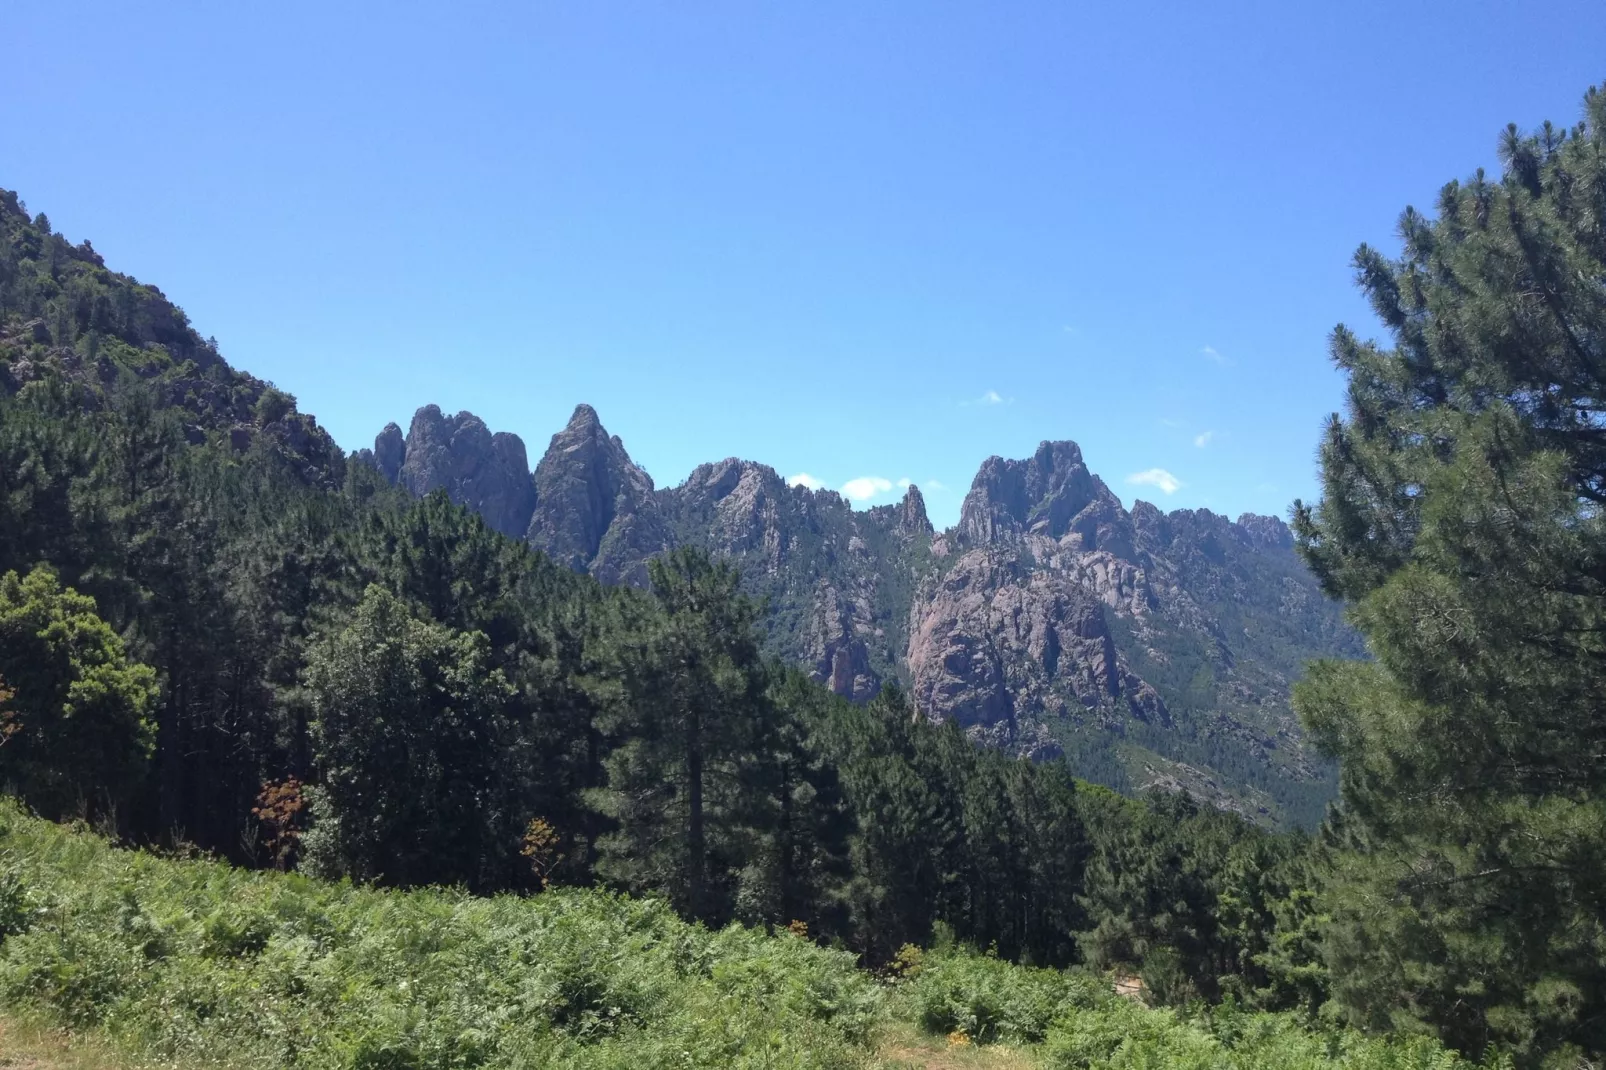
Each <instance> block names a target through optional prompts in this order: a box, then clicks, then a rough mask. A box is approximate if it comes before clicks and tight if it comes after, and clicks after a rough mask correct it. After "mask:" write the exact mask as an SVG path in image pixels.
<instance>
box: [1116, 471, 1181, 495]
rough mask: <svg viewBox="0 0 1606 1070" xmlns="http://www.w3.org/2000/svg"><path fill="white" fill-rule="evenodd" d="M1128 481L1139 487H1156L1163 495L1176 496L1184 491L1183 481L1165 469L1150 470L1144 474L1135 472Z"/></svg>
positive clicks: (1128, 477)
mask: <svg viewBox="0 0 1606 1070" xmlns="http://www.w3.org/2000/svg"><path fill="white" fill-rule="evenodd" d="M1126 481H1127V482H1128V483H1136V484H1138V485H1139V486H1145V487H1154V488H1155V489H1156V490H1158V491H1160V493H1162V494H1175V493H1176V492H1177V491H1179V490H1181V489H1182V480H1180V479H1178V478H1177V477H1176V476H1174V475H1172V474H1171V473H1170V472H1167V471H1166V470H1165V469H1164V468H1149V469H1146V470H1144V471H1142V472H1134V473H1133V474H1132V475H1129V476H1127V477H1126Z"/></svg>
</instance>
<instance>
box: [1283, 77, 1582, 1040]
mask: <svg viewBox="0 0 1606 1070" xmlns="http://www.w3.org/2000/svg"><path fill="white" fill-rule="evenodd" d="M1500 149H1501V157H1502V160H1503V162H1504V165H1505V167H1504V175H1503V176H1502V177H1501V178H1499V179H1492V178H1490V177H1488V176H1485V175H1484V174H1483V173H1482V172H1481V171H1480V172H1479V173H1478V174H1476V175H1475V176H1474V177H1473V179H1472V180H1471V181H1469V182H1466V183H1455V182H1453V183H1451V184H1449V185H1448V186H1446V187H1445V188H1444V189H1443V191H1442V192H1441V194H1440V196H1439V201H1438V206H1437V214H1436V218H1429V217H1428V216H1425V215H1423V214H1421V213H1418V212H1416V211H1414V210H1411V209H1407V210H1406V212H1405V213H1404V215H1403V216H1402V217H1401V220H1400V238H1401V241H1402V244H1403V253H1402V255H1401V256H1400V258H1399V259H1398V260H1390V259H1388V258H1386V257H1384V256H1383V255H1382V254H1381V253H1379V252H1378V251H1377V250H1375V249H1371V248H1368V247H1364V246H1363V247H1362V248H1361V250H1360V251H1359V253H1358V254H1357V256H1356V267H1357V270H1358V273H1359V281H1360V284H1361V286H1362V288H1363V289H1364V290H1365V291H1366V293H1367V295H1368V297H1369V298H1370V299H1371V303H1372V307H1373V309H1374V310H1375V311H1376V313H1377V315H1378V317H1379V318H1380V319H1381V320H1382V322H1383V324H1384V326H1385V327H1386V328H1387V330H1388V332H1389V335H1390V339H1389V343H1388V344H1386V345H1380V344H1376V343H1372V342H1365V341H1362V340H1361V339H1359V338H1358V337H1356V336H1355V335H1354V334H1353V333H1351V332H1350V331H1348V330H1347V329H1345V328H1342V327H1341V328H1339V329H1338V330H1337V331H1336V332H1335V333H1334V336H1333V341H1332V352H1333V358H1334V360H1335V362H1336V363H1337V365H1338V367H1339V368H1340V369H1341V370H1342V371H1343V372H1344V373H1345V375H1346V376H1347V377H1348V379H1349V390H1348V411H1347V413H1346V414H1345V415H1344V416H1343V417H1338V416H1335V417H1334V418H1333V420H1332V422H1331V423H1330V425H1329V426H1328V428H1327V432H1326V438H1325V440H1324V442H1323V445H1322V450H1321V461H1322V473H1323V495H1322V499H1321V501H1320V503H1319V504H1317V505H1316V506H1314V507H1306V506H1296V518H1295V519H1296V527H1297V530H1298V534H1299V538H1300V541H1301V546H1302V550H1303V552H1304V554H1305V557H1306V559H1307V560H1308V561H1309V562H1310V564H1311V566H1312V567H1313V568H1314V569H1315V570H1316V571H1317V573H1318V574H1319V575H1320V577H1321V578H1322V580H1323V582H1324V583H1325V584H1326V586H1327V588H1328V589H1329V590H1330V591H1331V592H1332V593H1334V594H1336V595H1339V596H1342V597H1343V598H1345V599H1347V600H1349V601H1350V603H1351V604H1352V607H1353V608H1352V611H1351V612H1352V619H1353V620H1354V622H1355V623H1356V624H1357V625H1358V626H1359V627H1360V628H1361V630H1362V631H1363V632H1364V633H1365V635H1366V637H1367V639H1368V641H1369V644H1370V646H1371V649H1372V651H1373V653H1374V654H1375V656H1376V657H1375V660H1374V661H1370V662H1356V663H1329V664H1323V665H1319V666H1318V667H1316V669H1315V670H1314V671H1313V672H1312V674H1311V676H1310V678H1309V680H1308V681H1307V682H1306V683H1305V684H1304V685H1303V686H1302V687H1301V688H1300V689H1299V691H1298V693H1297V695H1296V702H1297V705H1298V707H1299V710H1300V712H1301V714H1302V715H1303V717H1304V719H1305V721H1306V723H1307V724H1308V725H1309V727H1310V729H1311V730H1312V732H1313V733H1314V734H1315V736H1316V738H1317V739H1318V740H1319V741H1320V743H1321V744H1323V745H1324V746H1325V747H1326V748H1327V749H1328V750H1329V751H1331V752H1332V753H1333V754H1335V755H1337V756H1338V757H1339V758H1340V759H1341V763H1342V765H1341V768H1342V804H1341V807H1340V809H1339V812H1338V813H1337V815H1336V817H1335V819H1334V821H1333V822H1332V825H1331V827H1330V829H1329V830H1328V834H1329V839H1330V845H1331V847H1332V849H1333V857H1334V858H1335V860H1336V862H1335V870H1334V873H1333V874H1332V875H1331V879H1330V881H1329V884H1328V889H1327V892H1326V901H1325V904H1324V905H1325V908H1326V909H1327V910H1328V911H1330V913H1331V916H1332V921H1331V923H1330V925H1329V926H1328V930H1327V939H1326V958H1327V963H1328V965H1329V967H1330V968H1331V981H1332V986H1333V994H1334V996H1335V997H1336V999H1337V1001H1338V1002H1339V1004H1340V1005H1341V1006H1343V1007H1344V1008H1345V1009H1346V1010H1347V1012H1348V1014H1349V1015H1350V1016H1351V1017H1352V1019H1353V1020H1355V1021H1357V1022H1360V1023H1363V1024H1367V1025H1372V1026H1388V1025H1395V1026H1414V1027H1423V1026H1425V1027H1429V1028H1433V1029H1436V1030H1438V1031H1439V1032H1440V1033H1441V1034H1442V1035H1443V1036H1444V1037H1445V1038H1446V1039H1447V1040H1449V1041H1450V1042H1452V1043H1453V1044H1455V1045H1457V1046H1459V1047H1461V1048H1463V1049H1466V1050H1469V1051H1473V1052H1476V1051H1479V1050H1481V1049H1483V1048H1484V1047H1485V1046H1486V1045H1488V1044H1491V1043H1495V1044H1499V1045H1501V1046H1503V1047H1506V1048H1508V1049H1510V1050H1512V1051H1514V1052H1515V1053H1516V1054H1517V1055H1518V1056H1519V1057H1520V1058H1522V1059H1525V1060H1527V1061H1530V1062H1532V1061H1536V1060H1538V1059H1540V1058H1541V1057H1542V1056H1543V1053H1546V1052H1555V1051H1560V1050H1562V1049H1564V1048H1566V1046H1568V1045H1572V1046H1574V1047H1573V1049H1572V1050H1573V1051H1574V1053H1575V1054H1576V1052H1577V1051H1580V1050H1581V1051H1585V1052H1592V1053H1596V1054H1598V1053H1601V1052H1606V923H1603V919H1606V715H1603V713H1602V709H1603V707H1602V696H1603V695H1606V516H1603V513H1602V509H1603V506H1606V94H1602V93H1600V92H1598V91H1596V90H1593V89H1592V90H1590V92H1589V94H1588V95H1587V96H1586V98H1585V118H1584V121H1582V122H1581V123H1579V124H1578V125H1577V126H1575V127H1573V128H1571V129H1568V130H1561V129H1557V128H1554V127H1552V126H1550V125H1549V124H1546V125H1545V126H1544V127H1543V128H1542V129H1541V130H1540V131H1539V132H1538V133H1536V134H1533V135H1529V136H1524V135H1522V134H1519V133H1518V131H1517V130H1516V128H1515V127H1512V128H1509V129H1508V130H1507V132H1506V134H1505V135H1504V137H1503V138H1502V140H1501V144H1500Z"/></svg>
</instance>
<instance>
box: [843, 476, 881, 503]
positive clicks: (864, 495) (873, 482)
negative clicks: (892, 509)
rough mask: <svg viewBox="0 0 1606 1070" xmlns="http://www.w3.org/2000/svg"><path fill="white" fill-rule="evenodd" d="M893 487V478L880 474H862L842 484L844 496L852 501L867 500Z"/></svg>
mask: <svg viewBox="0 0 1606 1070" xmlns="http://www.w3.org/2000/svg"><path fill="white" fill-rule="evenodd" d="M891 489H892V480H890V479H883V478H881V477H880V476H860V477H859V478H858V479H850V480H848V481H847V482H846V483H844V484H842V496H843V497H844V498H846V499H848V500H849V501H851V502H867V501H869V500H870V499H871V498H874V497H875V496H876V495H877V494H885V493H886V492H887V491H889V490H891Z"/></svg>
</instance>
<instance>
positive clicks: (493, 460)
mask: <svg viewBox="0 0 1606 1070" xmlns="http://www.w3.org/2000/svg"><path fill="white" fill-rule="evenodd" d="M373 456H374V465H375V467H377V468H378V469H379V470H380V471H381V472H383V473H384V474H385V476H386V478H388V479H389V480H390V481H391V482H392V483H397V484H399V485H401V486H403V487H406V488H407V489H408V490H410V491H412V492H413V493H414V494H416V495H418V496H419V497H423V496H424V495H426V494H428V493H430V492H431V491H433V490H438V489H440V488H443V487H444V488H445V489H446V493H447V494H448V496H450V497H451V499H452V501H454V502H456V503H457V504H459V505H465V506H467V507H469V508H470V509H473V510H474V511H475V512H477V513H479V514H480V516H482V517H484V518H485V522H486V523H487V524H489V525H490V526H491V527H493V528H495V529H496V530H497V531H500V532H501V533H502V534H504V535H512V536H514V537H515V538H516V537H518V536H521V535H523V534H524V531H525V528H526V527H527V526H528V524H529V522H530V513H531V512H532V511H533V510H534V509H535V484H534V482H533V481H532V480H531V479H530V465H529V462H528V461H527V460H526V459H525V455H524V442H523V441H522V440H521V439H520V438H519V436H517V435H510V434H507V433H506V432H502V433H500V434H495V435H493V434H491V431H490V429H489V428H488V427H486V426H485V421H483V420H481V419H480V418H479V417H478V416H475V415H474V414H473V413H468V412H460V413H458V414H457V415H456V416H446V415H443V414H442V413H441V410H440V409H439V408H438V407H436V406H434V405H425V406H424V407H423V408H421V409H419V410H418V411H417V412H416V413H414V414H413V423H412V426H411V427H410V428H409V429H408V431H407V438H406V439H405V440H403V439H402V437H401V429H400V428H398V427H397V426H396V425H395V424H389V425H387V426H386V428H385V429H384V430H383V431H381V432H380V433H379V437H378V438H376V439H374V454H373Z"/></svg>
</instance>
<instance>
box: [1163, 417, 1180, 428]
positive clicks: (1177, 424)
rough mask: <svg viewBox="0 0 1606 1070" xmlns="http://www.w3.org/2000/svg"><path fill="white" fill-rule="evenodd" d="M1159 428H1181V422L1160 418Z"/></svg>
mask: <svg viewBox="0 0 1606 1070" xmlns="http://www.w3.org/2000/svg"><path fill="white" fill-rule="evenodd" d="M1160 426H1161V427H1181V426H1182V421H1181V420H1172V419H1170V418H1169V417H1165V416H1162V417H1160Z"/></svg>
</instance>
